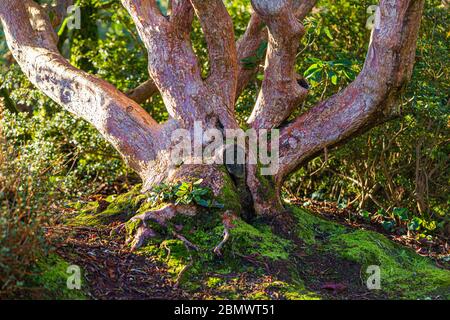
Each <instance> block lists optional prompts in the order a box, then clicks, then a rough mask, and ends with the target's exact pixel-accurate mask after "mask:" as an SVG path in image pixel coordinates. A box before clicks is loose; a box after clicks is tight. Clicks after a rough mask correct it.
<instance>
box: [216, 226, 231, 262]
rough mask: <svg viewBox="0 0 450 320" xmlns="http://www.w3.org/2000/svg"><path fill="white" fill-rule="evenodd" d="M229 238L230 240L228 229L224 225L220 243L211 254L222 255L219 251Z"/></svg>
mask: <svg viewBox="0 0 450 320" xmlns="http://www.w3.org/2000/svg"><path fill="white" fill-rule="evenodd" d="M229 238H230V229H229V228H228V227H227V226H226V225H225V224H224V230H223V239H222V241H220V243H219V244H218V245H217V246H216V247H215V248H214V250H213V252H214V253H215V254H216V255H218V256H221V255H222V251H221V250H222V247H223V246H224V244H225V243H226V242H227V241H228V239H229Z"/></svg>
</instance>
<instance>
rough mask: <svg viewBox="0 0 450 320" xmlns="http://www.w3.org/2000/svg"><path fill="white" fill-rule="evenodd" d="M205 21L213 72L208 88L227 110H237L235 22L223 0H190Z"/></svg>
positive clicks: (203, 24)
mask: <svg viewBox="0 0 450 320" xmlns="http://www.w3.org/2000/svg"><path fill="white" fill-rule="evenodd" d="M191 2H192V5H193V6H194V9H195V12H196V15H197V16H198V18H199V20H200V23H201V25H202V29H203V33H204V34H205V38H206V42H207V45H208V53H209V62H210V66H211V67H210V69H211V72H210V75H209V77H208V79H207V80H206V84H207V86H208V89H209V90H211V91H212V92H214V95H215V96H216V97H219V98H222V100H223V101H222V103H223V104H224V105H225V106H226V108H227V110H228V112H230V113H231V114H234V102H235V94H236V86H237V51H236V44H235V40H234V29H233V22H232V20H231V17H230V15H229V14H228V11H227V9H226V8H225V5H224V4H223V2H222V0H208V1H206V0H191Z"/></svg>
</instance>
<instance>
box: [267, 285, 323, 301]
mask: <svg viewBox="0 0 450 320" xmlns="http://www.w3.org/2000/svg"><path fill="white" fill-rule="evenodd" d="M267 289H268V290H269V291H274V290H275V291H277V292H279V293H280V294H281V295H282V296H283V297H284V298H285V299H287V300H320V296H319V295H318V294H316V293H314V292H312V291H310V290H308V289H306V288H305V286H304V285H303V283H302V282H297V281H293V282H292V283H287V282H284V281H275V282H272V283H270V284H269V285H268V288H267Z"/></svg>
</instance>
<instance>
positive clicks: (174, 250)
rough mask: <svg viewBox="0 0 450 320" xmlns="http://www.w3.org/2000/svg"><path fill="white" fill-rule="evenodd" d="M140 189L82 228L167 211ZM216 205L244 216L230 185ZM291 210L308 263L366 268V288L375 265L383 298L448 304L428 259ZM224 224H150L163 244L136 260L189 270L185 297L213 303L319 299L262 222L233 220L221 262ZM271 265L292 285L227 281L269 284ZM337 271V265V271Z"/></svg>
mask: <svg viewBox="0 0 450 320" xmlns="http://www.w3.org/2000/svg"><path fill="white" fill-rule="evenodd" d="M228 179H229V178H228ZM225 180H226V178H225ZM139 188H140V187H139V186H138V187H136V188H135V189H133V190H132V191H130V192H129V193H126V194H124V195H120V196H117V197H114V198H109V200H110V201H111V203H110V204H109V205H108V206H107V208H106V209H105V210H103V211H102V212H99V213H97V211H100V210H99V207H100V205H99V204H98V203H94V202H93V203H88V204H87V205H85V206H84V208H83V210H82V212H81V214H80V216H79V217H78V219H77V222H78V223H80V222H82V223H85V224H86V223H88V224H89V225H94V224H99V223H100V224H104V223H110V222H111V219H129V218H131V217H132V216H133V215H135V214H139V213H143V212H147V211H149V210H155V209H158V208H159V207H160V206H162V205H165V204H164V203H159V204H158V205H157V207H155V206H153V205H152V204H151V203H150V202H144V203H143V200H144V198H145V197H146V196H145V195H141V194H140V192H139ZM217 201H218V202H220V203H223V204H224V205H225V209H228V208H238V207H239V208H240V202H239V200H238V195H237V191H236V188H235V186H234V184H233V182H232V181H231V179H229V181H228V180H226V183H225V186H224V189H223V190H222V193H221V196H220V198H219V199H217ZM290 209H291V211H292V213H293V215H294V217H295V218H296V220H297V230H298V231H297V235H298V237H299V238H300V239H302V240H303V241H304V243H305V244H306V246H305V249H306V252H305V253H306V254H307V255H308V256H309V257H308V261H315V260H314V259H315V258H314V257H317V256H323V255H324V254H326V255H330V256H331V257H333V258H335V259H336V261H343V260H347V261H351V262H353V263H355V266H356V267H359V266H360V267H361V275H362V278H363V279H362V280H364V281H365V279H366V278H367V277H368V276H370V274H366V272H365V271H366V268H367V266H369V265H378V266H380V268H381V291H382V293H383V294H385V295H387V296H389V297H393V298H414V299H415V298H437V297H441V298H442V297H446V298H450V297H449V296H448V289H449V288H450V272H449V271H446V270H442V269H439V268H437V267H436V266H434V264H433V262H432V261H431V260H430V259H427V258H423V257H420V256H418V255H417V254H416V253H415V252H413V251H411V250H409V249H406V248H404V247H402V246H400V245H398V244H395V243H394V242H392V241H390V240H388V239H387V238H385V237H384V236H383V235H380V234H378V233H374V232H370V231H365V230H353V229H349V228H347V227H344V226H342V225H340V224H338V223H335V222H331V221H327V220H325V219H323V218H321V217H318V216H316V215H314V214H312V213H309V212H308V211H307V210H305V209H303V208H298V207H294V206H292V207H291V208H290ZM222 219H223V210H219V209H217V208H203V209H202V210H200V211H199V213H198V214H197V215H196V216H195V217H189V216H182V215H179V216H176V217H175V218H174V219H172V220H171V221H168V222H167V227H162V226H160V225H157V224H156V223H154V222H152V221H149V222H148V224H149V226H150V227H151V228H153V229H154V230H155V231H157V233H158V234H159V238H154V239H152V240H150V241H149V243H147V245H146V246H144V247H143V248H141V249H140V250H139V251H138V252H139V253H140V254H145V255H149V256H152V258H154V259H156V260H157V261H159V262H161V263H163V264H165V265H166V266H167V268H168V272H169V274H170V275H171V276H172V277H173V279H176V278H178V276H179V275H180V272H181V271H183V270H184V271H185V272H184V273H183V279H181V283H180V284H181V285H182V287H183V288H184V289H185V290H188V291H192V292H198V291H199V290H202V288H203V289H205V288H208V290H212V291H216V292H217V296H214V298H224V297H225V298H254V299H266V298H270V297H272V296H271V294H270V292H275V293H276V295H279V296H281V297H283V298H286V299H318V298H320V296H319V295H317V294H315V293H313V292H311V291H310V290H308V289H307V288H306V286H305V285H304V283H303V281H304V280H305V279H304V277H305V273H304V272H303V273H299V270H297V269H298V264H296V262H295V261H296V260H295V259H294V258H293V254H292V253H293V252H294V251H295V250H296V248H295V245H294V243H293V242H292V241H290V240H287V239H284V238H282V237H280V236H278V235H275V234H274V233H273V232H272V230H271V228H270V227H269V226H268V225H267V224H264V223H262V222H259V221H256V222H253V223H252V224H248V223H246V222H245V221H244V220H242V219H240V218H236V219H234V220H233V221H232V222H231V224H232V225H233V227H232V228H230V238H229V241H228V242H226V243H225V245H224V246H223V248H222V250H221V251H222V256H221V257H217V256H216V255H215V254H214V253H213V252H212V249H213V248H214V247H215V246H216V245H217V244H218V243H219V242H220V241H221V240H222V237H223V231H224V227H223V221H222ZM139 224H140V222H139V221H137V222H129V223H127V224H126V227H127V233H128V235H132V234H134V233H135V231H136V229H137V228H138V226H139ZM171 231H176V232H177V233H179V234H182V235H183V236H185V237H186V238H187V239H188V240H189V241H190V242H192V243H194V244H195V245H196V246H197V247H198V248H199V250H198V251H196V250H188V249H187V248H186V246H185V244H184V243H183V242H182V241H180V240H178V239H173V234H172V232H171ZM271 263H273V264H274V265H276V264H278V263H282V264H284V265H285V268H284V269H286V270H288V271H286V272H284V277H286V276H287V278H289V280H285V281H284V282H280V281H278V282H277V281H276V283H275V284H273V281H271V282H272V284H267V286H265V287H264V286H259V287H257V288H255V289H254V290H253V291H252V292H250V293H249V292H247V293H246V294H243V293H241V292H240V290H239V289H238V288H239V285H238V284H237V283H234V282H233V281H231V280H229V275H230V274H236V275H242V274H252V275H254V276H255V277H260V278H261V279H263V278H264V277H265V276H266V270H265V266H267V265H268V264H271ZM338 263H339V262H336V268H338ZM186 268H187V269H186ZM313 269H314V268H313ZM308 272H309V271H308ZM211 275H214V276H211ZM64 276H66V275H65V274H64ZM302 277H303V278H302ZM65 279H66V278H65ZM283 279H285V278H283ZM305 281H306V280H305ZM350 281H353V280H351V279H350ZM268 283H269V282H268ZM354 283H355V284H356V285H361V279H360V278H359V277H357V279H356V278H355V279H354ZM446 294H447V296H446Z"/></svg>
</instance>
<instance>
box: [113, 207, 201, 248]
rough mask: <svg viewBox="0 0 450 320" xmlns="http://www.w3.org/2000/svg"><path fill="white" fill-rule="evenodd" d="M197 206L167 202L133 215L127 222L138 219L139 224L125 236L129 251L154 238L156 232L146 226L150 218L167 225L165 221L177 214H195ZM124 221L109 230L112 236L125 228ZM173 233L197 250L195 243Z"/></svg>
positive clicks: (164, 225)
mask: <svg viewBox="0 0 450 320" xmlns="http://www.w3.org/2000/svg"><path fill="white" fill-rule="evenodd" d="M197 210H198V209H197V208H196V207H195V206H193V205H175V204H168V205H166V206H164V207H163V208H161V209H158V210H154V211H148V212H145V213H142V214H139V215H136V216H134V217H133V218H131V219H130V221H129V222H135V221H140V222H141V224H140V226H139V227H138V229H137V231H136V233H135V234H134V235H132V236H127V238H126V241H125V244H127V245H128V244H131V251H135V250H137V249H139V248H140V247H142V245H143V244H144V243H145V241H147V240H148V239H151V238H154V237H155V236H156V235H157V234H156V232H155V231H154V230H153V229H151V228H149V227H148V226H147V221H149V220H152V221H154V222H156V223H158V224H160V225H161V226H163V227H167V221H169V220H170V219H172V218H174V217H175V216H176V215H177V214H181V215H185V216H195V215H196V214H197ZM125 227H126V223H122V224H120V225H118V226H117V227H115V228H114V229H112V230H111V232H110V235H111V236H113V235H115V234H119V233H121V232H123V231H124V230H125ZM173 235H174V236H175V237H176V238H178V239H180V240H181V241H183V243H184V244H185V245H187V246H189V247H190V248H193V249H195V250H199V249H198V247H197V246H196V245H194V244H193V243H191V242H189V241H188V240H187V239H186V238H185V237H183V236H182V235H180V234H178V233H176V232H175V231H174V232H173Z"/></svg>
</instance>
